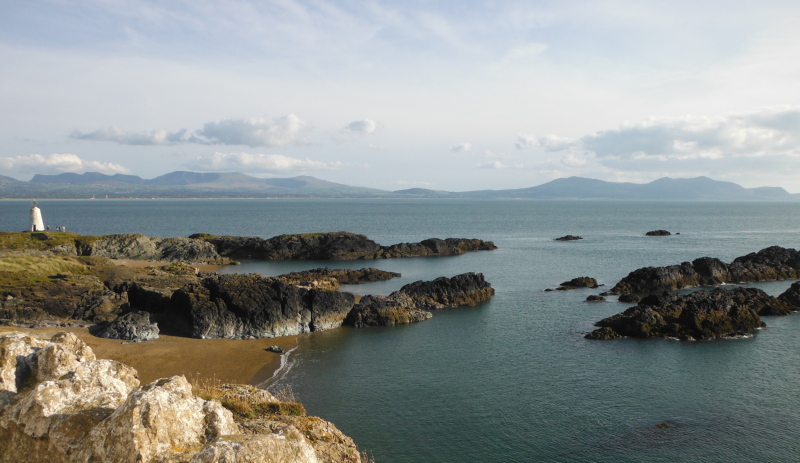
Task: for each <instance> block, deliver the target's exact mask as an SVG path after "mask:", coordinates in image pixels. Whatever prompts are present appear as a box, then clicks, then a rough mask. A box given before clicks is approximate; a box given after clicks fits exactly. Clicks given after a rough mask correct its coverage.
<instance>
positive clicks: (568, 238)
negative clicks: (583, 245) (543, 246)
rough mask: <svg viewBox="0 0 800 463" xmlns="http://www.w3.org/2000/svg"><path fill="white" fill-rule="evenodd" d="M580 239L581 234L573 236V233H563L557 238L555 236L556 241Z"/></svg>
mask: <svg viewBox="0 0 800 463" xmlns="http://www.w3.org/2000/svg"><path fill="white" fill-rule="evenodd" d="M582 239H583V237H582V236H575V235H564V236H561V237H559V238H555V240H556V241H576V240H582Z"/></svg>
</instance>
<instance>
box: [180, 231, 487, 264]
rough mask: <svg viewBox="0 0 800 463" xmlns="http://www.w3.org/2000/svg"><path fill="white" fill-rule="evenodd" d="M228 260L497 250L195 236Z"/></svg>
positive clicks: (340, 238) (344, 239)
mask: <svg viewBox="0 0 800 463" xmlns="http://www.w3.org/2000/svg"><path fill="white" fill-rule="evenodd" d="M192 237H193V238H196V239H199V240H204V241H207V242H209V243H211V244H213V245H214V246H215V247H216V250H217V252H218V253H219V254H220V255H222V256H225V257H231V258H247V259H264V260H354V259H386V258H391V257H416V256H454V255H460V254H464V253H465V252H468V251H482V250H492V249H497V246H495V245H494V243H492V242H491V241H482V240H477V239H466V238H448V239H445V240H442V239H438V238H431V239H427V240H424V241H421V242H419V243H400V244H394V245H391V246H381V245H379V244H378V243H376V242H374V241H372V240H371V239H369V238H367V237H366V236H364V235H359V234H356V233H349V232H332V233H307V234H299V235H280V236H274V237H272V238H269V239H266V240H265V239H263V238H258V237H239V236H214V235H204V234H196V235H192Z"/></svg>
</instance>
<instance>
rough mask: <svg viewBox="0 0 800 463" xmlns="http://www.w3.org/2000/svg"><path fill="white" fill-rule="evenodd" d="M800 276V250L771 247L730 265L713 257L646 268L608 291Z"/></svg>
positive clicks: (644, 290)
mask: <svg viewBox="0 0 800 463" xmlns="http://www.w3.org/2000/svg"><path fill="white" fill-rule="evenodd" d="M798 275H800V252H798V251H796V250H794V249H786V248H782V247H779V246H772V247H769V248H765V249H762V250H761V251H758V252H757V253H750V254H748V255H746V256H742V257H737V258H736V259H734V261H733V262H731V263H730V264H726V263H724V262H722V261H721V260H719V259H715V258H711V257H701V258H699V259H695V260H694V261H692V262H683V263H681V264H680V265H670V266H666V267H644V268H640V269H637V270H634V271H633V272H631V273H629V274H628V276H626V277H625V278H623V279H622V280H620V281H619V283H617V284H616V285H615V286H614V287H613V288H611V290H610V291H609V293H611V294H623V293H638V294H642V293H657V292H662V291H673V290H676V289H682V288H689V287H693V286H715V285H720V284H723V283H749V282H754V281H772V280H792V279H797V278H798Z"/></svg>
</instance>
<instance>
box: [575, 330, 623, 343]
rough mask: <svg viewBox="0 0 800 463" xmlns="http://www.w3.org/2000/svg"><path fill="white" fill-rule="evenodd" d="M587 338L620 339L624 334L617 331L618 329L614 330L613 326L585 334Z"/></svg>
mask: <svg viewBox="0 0 800 463" xmlns="http://www.w3.org/2000/svg"><path fill="white" fill-rule="evenodd" d="M584 337H585V338H586V339H597V340H601V341H602V340H608V339H620V338H621V337H622V336H621V335H620V334H619V333H617V332H616V331H614V330H612V329H611V328H608V327H604V328H600V329H597V330H594V331H592V332H591V333H588V334H587V335H586V336H584Z"/></svg>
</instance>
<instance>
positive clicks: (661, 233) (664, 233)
mask: <svg viewBox="0 0 800 463" xmlns="http://www.w3.org/2000/svg"><path fill="white" fill-rule="evenodd" d="M671 234H672V233H670V232H668V231H667V230H653V231H649V232H647V233H645V235H646V236H670V235H671Z"/></svg>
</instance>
